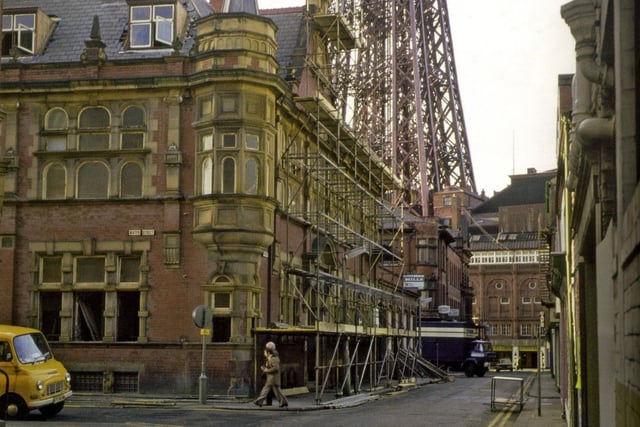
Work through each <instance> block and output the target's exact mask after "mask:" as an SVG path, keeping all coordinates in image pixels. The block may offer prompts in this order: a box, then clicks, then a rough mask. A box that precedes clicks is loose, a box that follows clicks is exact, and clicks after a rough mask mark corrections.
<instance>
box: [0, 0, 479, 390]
mask: <svg viewBox="0 0 640 427" xmlns="http://www.w3.org/2000/svg"><path fill="white" fill-rule="evenodd" d="M72 3H73V5H72V6H73V7H70V2H69V1H67V0H27V1H25V0H20V1H19V0H4V2H3V7H2V19H3V32H2V35H3V38H2V62H1V64H0V65H1V68H0V82H1V83H0V113H1V114H2V115H1V117H0V118H1V119H2V120H1V121H0V152H1V153H2V156H3V159H4V160H3V161H4V162H5V164H6V176H5V183H4V195H5V204H4V209H3V211H2V218H1V221H0V237H1V242H2V245H1V247H0V259H1V262H2V264H1V268H0V293H1V294H2V296H3V297H2V299H0V322H3V323H16V324H22V325H31V326H35V327H38V328H41V329H42V330H43V331H44V332H45V333H46V335H47V336H48V337H49V339H50V340H51V341H52V343H53V345H54V349H55V351H56V355H57V356H58V358H60V359H62V360H63V361H64V363H65V365H66V366H67V367H68V368H69V370H70V371H71V372H72V374H73V378H74V379H73V386H74V388H75V389H76V390H90V391H105V392H122V391H133V392H137V391H140V392H170V393H194V392H195V391H196V389H197V387H198V377H199V375H200V368H201V354H202V351H201V347H200V343H201V335H200V333H201V330H200V329H199V328H197V327H196V326H195V325H194V322H193V320H192V312H193V310H194V309H195V308H196V307H198V306H200V305H204V306H206V307H208V308H209V309H210V310H211V312H212V316H213V320H212V325H211V327H210V328H203V330H202V332H207V331H209V332H210V335H206V338H205V342H206V344H207V352H206V357H207V359H206V375H207V377H208V378H209V379H210V381H209V384H208V387H209V388H208V391H209V392H212V393H230V394H247V393H251V391H252V390H253V387H254V386H255V383H256V377H255V372H256V366H257V365H259V364H260V363H261V360H260V355H261V352H260V347H261V346H262V344H263V342H264V341H265V340H267V339H273V340H275V341H277V343H278V347H279V349H280V350H281V352H282V354H283V355H284V357H283V359H284V378H283V381H284V385H285V387H296V386H307V385H310V384H312V383H313V382H314V381H315V385H316V386H317V385H318V383H319V381H325V380H326V381H327V382H328V386H330V387H334V388H335V389H338V388H339V387H340V385H341V384H342V387H344V384H347V386H348V387H350V386H351V385H350V383H349V382H348V381H347V380H350V379H351V375H352V373H353V375H356V374H358V372H361V371H362V370H363V369H365V367H367V366H371V367H372V372H373V371H374V370H375V371H376V372H381V370H382V369H383V368H385V366H386V365H385V363H387V362H385V361H388V360H390V359H389V358H388V355H387V354H386V353H387V352H388V351H391V350H393V351H395V350H396V349H398V348H399V347H400V346H404V347H409V348H411V347H412V346H415V345H416V341H415V339H414V338H415V336H416V327H415V325H416V323H417V322H416V321H417V316H418V313H419V297H420V296H421V295H420V292H419V290H415V289H404V286H403V283H402V274H404V273H406V272H407V270H406V269H405V268H404V267H403V266H404V263H405V260H404V255H405V254H409V255H411V254H415V256H420V257H423V258H420V259H419V261H417V262H413V263H411V262H410V263H409V264H410V265H420V268H419V269H418V270H419V273H420V274H424V275H427V276H429V277H430V276H431V273H433V272H436V271H437V270H438V262H439V259H441V260H446V259H447V257H453V260H452V261H450V262H448V263H447V265H450V266H452V267H446V268H445V267H442V268H441V270H442V271H445V270H446V271H451V273H450V274H451V275H453V274H455V279H456V282H455V283H453V284H451V285H448V286H449V287H448V288H447V289H448V292H449V291H450V292H451V295H453V296H454V297H455V298H457V299H458V300H459V299H460V290H459V288H460V287H461V286H464V284H465V283H466V278H465V277H464V275H465V274H466V258H467V257H468V255H465V253H464V251H462V250H461V249H456V250H454V249H452V248H451V246H450V243H452V241H453V240H452V238H451V236H448V234H447V233H444V234H443V233H442V232H441V230H439V228H438V221H437V220H435V219H429V218H423V217H419V218H418V219H416V221H417V225H416V226H415V227H414V226H412V225H408V226H407V228H406V229H405V227H404V226H403V221H405V218H404V217H403V216H402V215H400V214H399V212H400V211H401V210H400V209H398V208H397V206H394V205H393V204H392V203H390V202H389V201H388V200H387V199H386V198H387V196H388V195H389V194H391V193H392V192H393V191H397V190H398V189H399V182H400V180H399V179H398V178H397V177H395V176H393V175H391V174H390V172H389V168H387V167H386V166H385V165H383V164H382V163H381V162H380V160H379V158H377V157H376V156H375V154H374V153H372V152H370V149H369V148H368V147H366V146H364V145H363V144H362V143H361V142H360V141H359V140H358V139H357V138H356V136H355V135H354V134H353V132H351V131H350V130H349V129H348V128H347V127H346V125H345V123H344V121H343V120H342V119H341V118H340V117H338V116H336V114H335V108H334V107H333V104H332V103H334V102H337V100H336V98H335V93H334V92H333V91H332V88H331V87H330V85H329V83H330V82H331V81H332V80H331V79H328V78H327V76H328V75H333V76H335V75H336V73H337V72H339V71H340V70H341V68H340V67H336V64H335V63H333V62H332V60H333V58H336V57H337V56H335V52H336V51H340V50H348V49H350V48H352V47H353V46H354V45H355V44H354V43H353V40H352V39H349V32H348V31H346V28H347V27H346V26H344V22H343V21H341V18H340V17H339V16H338V15H334V14H331V13H330V12H329V11H328V10H327V9H326V6H327V4H326V2H324V1H320V0H319V1H317V2H309V3H310V6H311V8H310V9H309V11H310V12H311V13H307V9H306V8H291V9H281V10H273V11H263V13H259V12H258V10H257V8H256V3H255V2H252V1H248V2H247V1H225V2H222V1H220V2H212V3H214V6H213V7H212V6H211V5H209V4H208V3H207V2H205V1H203V0H175V1H172V0H169V1H166V0H154V1H151V0H109V1H103V0H83V1H74V2H72ZM310 19H311V20H312V22H313V25H310V21H309V20H310ZM336 26H338V27H340V28H341V29H342V33H340V37H339V38H336V33H335V32H334V31H332V30H331V29H332V28H335V27H336ZM411 229H415V230H417V231H416V233H414V234H415V235H416V236H418V237H419V239H417V240H414V241H411V240H407V239H403V237H402V233H398V231H399V230H400V231H404V230H411ZM424 242H426V243H424ZM413 245H415V246H413ZM433 247H435V248H441V249H440V250H439V252H434V253H432V252H430V251H429V250H428V249H429V248H433ZM418 252H419V253H420V255H418ZM436 253H438V254H439V255H437V256H436V255H435V254H436ZM416 268H417V267H416ZM441 277H443V278H445V277H446V275H441ZM443 280H444V279H443ZM456 289H458V290H457V291H456ZM437 298H440V300H442V301H445V300H443V299H442V298H444V297H442V296H437ZM345 337H346V338H345ZM343 338H345V339H343ZM389 343H391V345H390V344H389ZM358 346H360V347H358ZM358 348H360V349H362V348H369V349H370V350H369V352H365V351H362V350H360V351H358ZM315 349H319V350H318V351H317V352H316V351H315ZM334 349H339V350H340V351H337V352H336V353H337V354H338V357H337V358H335V360H334V358H333V357H332V354H334ZM350 354H355V355H356V357H354V358H351V357H350ZM396 354H397V353H396ZM349 363H352V365H349ZM337 367H339V368H340V370H339V372H340V375H341V376H342V377H344V378H346V380H343V379H342V377H341V378H340V379H338V378H336V375H335V374H332V375H329V373H331V372H336V368H337ZM345 367H346V369H345ZM373 368H375V369H373ZM374 377H375V376H374ZM374 377H371V378H370V381H371V383H372V385H373V384H374V383H375V382H376V381H377V378H374ZM348 391H349V390H346V391H345V392H348ZM338 392H343V390H342V389H340V390H339V391H338Z"/></svg>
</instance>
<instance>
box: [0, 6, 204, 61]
mask: <svg viewBox="0 0 640 427" xmlns="http://www.w3.org/2000/svg"><path fill="white" fill-rule="evenodd" d="M180 1H181V3H182V4H183V5H184V6H185V8H186V10H187V13H188V15H189V19H190V20H191V21H193V20H195V19H199V18H202V17H204V16H207V15H209V14H211V13H214V11H213V9H212V8H211V6H210V5H209V3H208V2H207V1H206V0H180ZM31 7H38V8H40V9H41V10H42V11H43V12H44V13H46V14H47V15H49V16H50V17H58V18H59V19H60V21H59V22H58V23H57V24H55V25H56V27H55V29H54V31H53V34H52V36H51V37H50V39H49V43H48V45H47V46H46V48H45V49H44V52H42V53H41V54H39V55H35V56H21V57H20V58H19V61H20V62H23V63H31V64H34V63H65V62H78V61H80V55H81V54H82V52H83V51H84V49H85V43H84V42H85V41H86V40H89V39H90V35H91V27H92V24H93V17H94V16H95V15H97V16H98V18H99V22H100V36H101V40H102V42H103V43H105V45H106V46H105V53H106V55H107V58H108V60H109V61H118V60H131V59H145V58H154V57H164V56H167V55H170V54H171V53H172V51H173V49H172V48H170V47H167V48H166V49H148V50H133V49H130V50H125V49H123V42H124V40H126V34H127V31H128V25H127V24H128V13H129V7H128V6H127V2H126V1H125V0H109V1H105V0H4V10H8V9H17V8H31ZM191 46H192V39H191V37H187V39H186V40H185V43H184V45H183V46H182V49H181V53H182V54H187V53H188V52H189V49H190V48H191ZM10 60H11V59H10V58H3V62H6V61H10Z"/></svg>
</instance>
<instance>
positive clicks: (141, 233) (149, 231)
mask: <svg viewBox="0 0 640 427" xmlns="http://www.w3.org/2000/svg"><path fill="white" fill-rule="evenodd" d="M155 235H156V230H154V229H153V228H143V229H142V230H141V229H139V228H136V229H132V230H129V236H155Z"/></svg>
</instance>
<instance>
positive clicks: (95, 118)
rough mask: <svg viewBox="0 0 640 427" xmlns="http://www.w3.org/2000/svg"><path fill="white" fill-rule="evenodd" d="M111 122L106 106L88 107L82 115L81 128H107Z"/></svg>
mask: <svg viewBox="0 0 640 427" xmlns="http://www.w3.org/2000/svg"><path fill="white" fill-rule="evenodd" d="M110 123H111V121H110V119H109V113H108V112H107V110H105V109H104V108H87V109H86V110H84V111H83V112H82V113H81V115H80V128H82V129H96V128H98V129H99V128H107V127H109V124H110Z"/></svg>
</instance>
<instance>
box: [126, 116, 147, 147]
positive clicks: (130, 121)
mask: <svg viewBox="0 0 640 427" xmlns="http://www.w3.org/2000/svg"><path fill="white" fill-rule="evenodd" d="M144 132H145V120H144V111H143V110H142V108H140V107H129V108H127V109H126V110H124V113H123V114H122V136H121V147H122V149H123V150H137V149H141V148H143V147H144Z"/></svg>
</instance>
